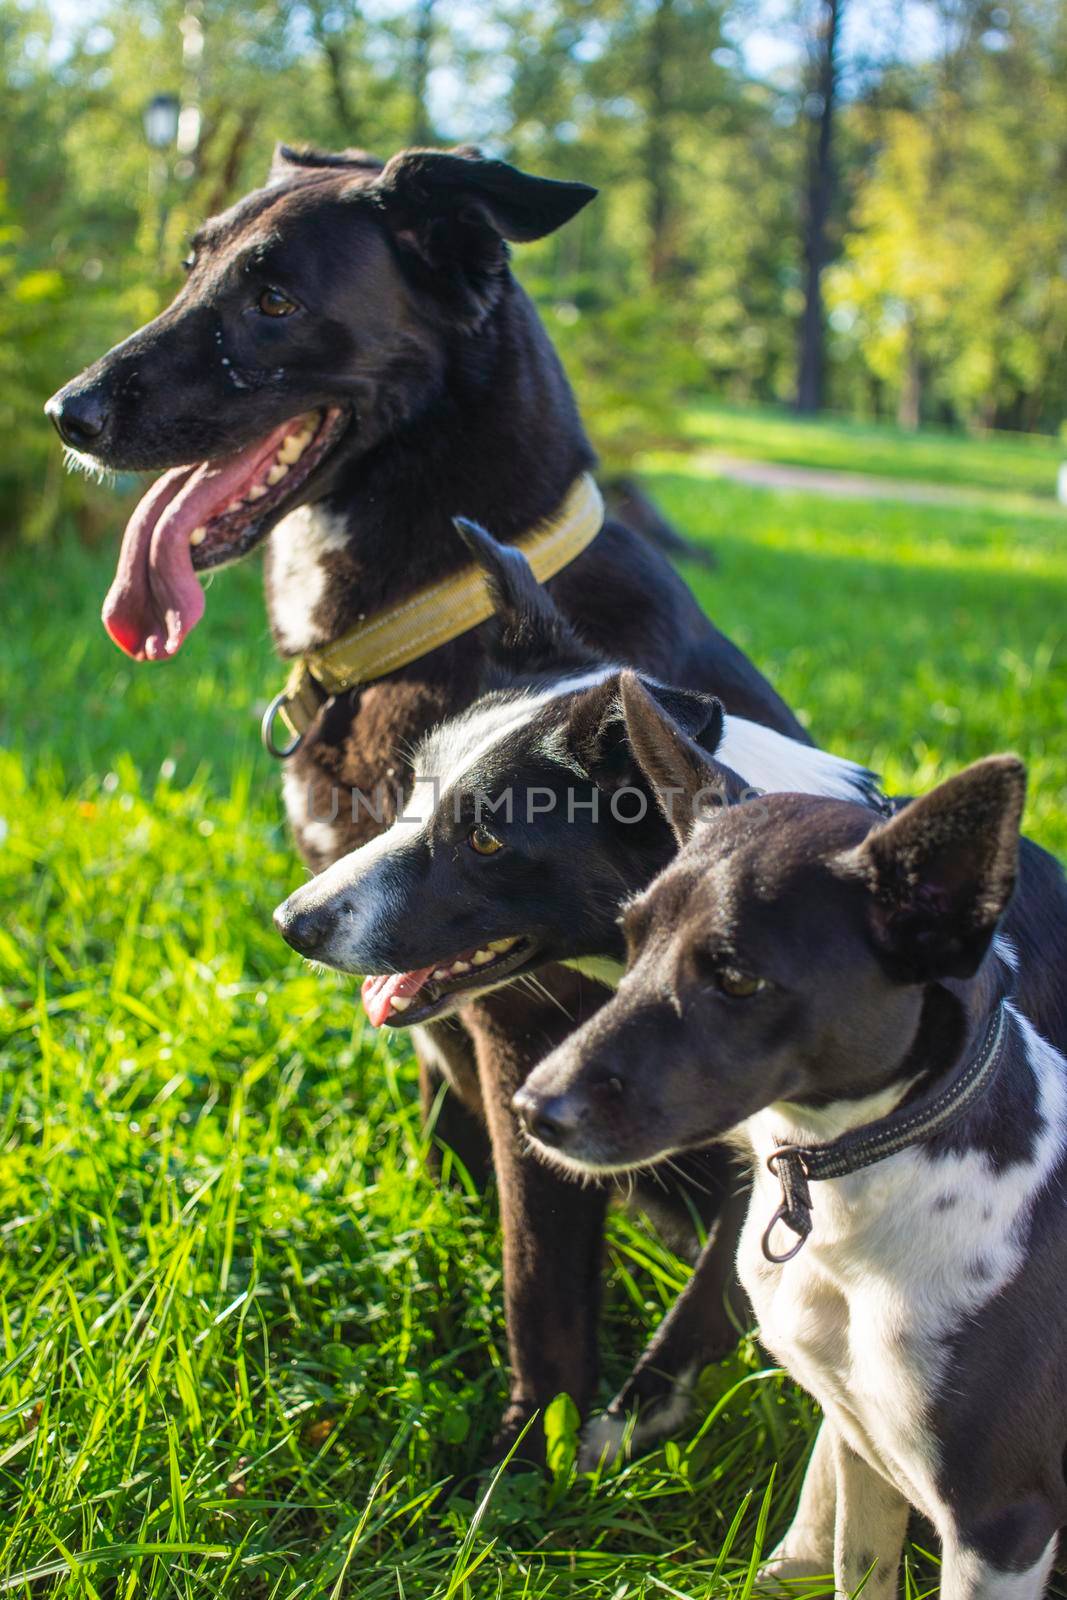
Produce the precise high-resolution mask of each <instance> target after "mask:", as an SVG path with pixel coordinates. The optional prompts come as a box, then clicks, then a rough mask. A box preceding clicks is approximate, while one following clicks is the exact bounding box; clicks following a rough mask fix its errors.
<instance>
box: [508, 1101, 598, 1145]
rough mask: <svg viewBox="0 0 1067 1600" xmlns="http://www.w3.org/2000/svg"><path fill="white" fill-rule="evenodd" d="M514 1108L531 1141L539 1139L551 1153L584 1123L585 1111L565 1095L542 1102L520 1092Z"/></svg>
mask: <svg viewBox="0 0 1067 1600" xmlns="http://www.w3.org/2000/svg"><path fill="white" fill-rule="evenodd" d="M512 1105H513V1106H514V1108H515V1110H516V1111H517V1112H518V1114H519V1121H520V1122H521V1123H522V1125H523V1127H524V1128H525V1129H526V1132H527V1133H528V1134H529V1135H530V1138H531V1139H536V1140H537V1142H538V1144H544V1145H547V1146H548V1147H549V1149H550V1150H558V1149H560V1147H561V1146H562V1145H565V1144H566V1143H567V1140H568V1139H569V1138H570V1137H571V1135H572V1134H574V1133H576V1132H577V1130H578V1128H579V1127H580V1125H581V1123H582V1122H583V1121H584V1115H585V1114H584V1110H583V1108H582V1107H581V1106H579V1105H576V1104H575V1102H574V1100H573V1099H571V1098H568V1096H567V1095H565V1094H558V1095H553V1096H552V1098H551V1099H549V1100H542V1099H540V1098H539V1097H538V1096H537V1095H533V1094H530V1093H528V1091H527V1090H525V1089H520V1090H519V1092H518V1094H517V1095H516V1096H515V1098H514V1100H513V1101H512Z"/></svg>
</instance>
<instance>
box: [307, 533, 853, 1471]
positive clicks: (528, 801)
mask: <svg viewBox="0 0 1067 1600" xmlns="http://www.w3.org/2000/svg"><path fill="white" fill-rule="evenodd" d="M460 531H461V533H462V534H463V537H464V539H465V541H466V542H467V544H468V546H469V548H470V549H471V551H472V552H473V553H474V555H475V556H476V557H477V559H478V560H479V561H480V562H481V563H482V565H483V567H484V568H485V570H486V573H487V575H488V578H489V581H490V585H491V588H492V590H493V593H494V598H495V601H496V604H497V614H498V633H497V637H496V640H495V644H494V657H495V663H494V666H493V669H492V673H491V680H492V686H491V687H490V688H488V689H487V692H486V693H485V694H483V695H482V696H481V697H480V698H478V699H477V700H475V701H474V703H473V704H472V705H471V706H470V707H469V709H468V710H467V711H465V712H464V713H462V714H461V715H459V716H456V717H453V718H451V719H449V720H448V721H447V722H444V723H442V724H441V725H440V726H439V727H438V728H437V729H436V730H434V731H433V732H432V733H430V734H429V735H428V736H427V737H426V738H425V739H424V740H423V741H422V743H421V744H420V745H419V746H418V747H417V748H416V751H415V753H414V770H415V774H416V776H415V782H414V785H413V788H412V790H411V795H410V798H409V800H408V801H407V804H406V807H405V809H404V810H403V813H402V815H401V816H400V818H399V819H398V820H397V821H396V822H395V823H394V825H393V826H392V827H391V828H390V829H389V830H388V831H387V832H385V833H383V834H381V835H379V837H378V838H376V839H374V840H373V841H372V842H371V843H369V844H367V845H364V846H363V847H362V848H361V849H359V850H356V851H354V852H353V853H352V854H350V855H348V856H345V857H344V858H342V860H340V861H338V862H336V863H335V864H334V865H333V866H332V867H329V868H328V869H327V870H326V871H325V872H323V873H322V874H321V875H320V876H319V877H317V878H314V879H312V880H311V882H309V883H307V884H305V885H304V886H303V887H302V888H300V889H298V890H297V891H296V892H295V893H294V894H293V895H291V896H290V897H289V899H288V900H286V901H285V903H284V904H283V905H282V906H280V907H279V908H278V910H277V912H276V913H275V921H276V924H277V926H278V928H279V930H280V931H281V933H282V934H283V936H284V937H285V938H286V939H287V940H288V942H289V943H290V944H291V945H293V946H294V948H296V949H297V950H299V951H301V952H302V953H303V954H305V955H307V956H309V957H311V958H313V959H315V960H317V961H321V962H323V963H325V964H326V965H328V966H331V967H334V968H336V969H337V970H339V971H342V972H352V973H359V974H371V976H368V977H366V979H365V981H364V985H363V999H364V1005H365V1008H366V1010H367V1014H368V1016H369V1017H370V1020H371V1021H372V1022H373V1023H374V1024H375V1025H376V1026H380V1025H386V1026H390V1027H414V1028H417V1027H418V1026H419V1025H421V1024H425V1023H426V1022H428V1021H430V1020H431V1019H438V1020H439V1019H441V1018H443V1017H446V1016H449V1015H451V1014H455V1013H457V1012H459V1011H460V1010H461V1008H468V1007H470V1006H471V1005H472V1004H477V1001H478V997H479V996H482V995H484V994H486V993H488V992H489V991H491V990H493V989H497V988H499V987H501V986H504V985H513V984H523V983H526V984H530V985H532V986H533V988H534V992H537V985H538V983H539V980H538V979H537V978H535V977H534V974H535V973H536V972H537V971H538V969H540V968H542V967H544V966H545V965H546V964H548V963H552V962H561V963H564V964H566V965H568V966H571V967H574V968H577V969H578V971H579V972H581V973H584V974H585V975H587V976H590V977H593V978H596V979H598V980H599V981H601V982H603V983H607V984H609V985H610V984H613V983H614V982H615V981H617V979H618V977H619V975H620V974H621V971H622V959H623V956H624V947H623V943H622V939H621V935H620V932H619V929H618V925H617V917H618V912H619V908H620V905H621V904H622V902H623V901H624V900H625V899H626V898H628V897H629V896H630V895H632V894H634V893H636V892H637V891H638V890H640V889H642V888H644V887H645V886H646V885H647V884H648V883H649V882H650V881H651V879H652V878H653V877H654V876H655V874H656V873H657V872H658V871H659V870H660V869H661V868H662V867H664V866H665V865H666V863H667V861H668V860H669V859H670V857H671V855H672V853H673V851H674V849H675V840H674V837H673V835H672V833H671V830H670V828H669V827H668V825H667V823H666V821H665V820H664V818H663V816H662V814H661V812H660V810H659V808H658V806H657V805H656V803H655V801H654V799H653V798H652V795H651V792H650V790H649V787H648V784H647V782H646V780H645V779H644V777H643V775H642V773H641V769H640V767H639V766H638V765H637V763H636V762H635V760H634V757H633V754H632V752H631V750H630V747H629V742H628V738H627V733H626V727H625V723H624V721H623V718H622V713H621V707H620V703H619V676H620V668H619V667H618V666H617V665H614V664H612V663H611V662H608V661H605V660H604V659H603V658H602V657H600V656H598V655H597V654H596V653H595V652H594V651H592V650H590V649H589V648H588V647H587V646H586V645H585V644H584V643H583V642H582V641H581V640H580V639H579V638H578V636H577V635H576V634H575V632H574V631H573V630H572V629H571V627H570V626H569V624H568V623H567V621H566V619H565V618H564V617H563V615H562V613H561V612H560V611H559V610H558V608H557V607H556V606H555V605H554V603H553V602H552V600H551V599H550V598H549V596H548V595H547V594H546V593H545V591H544V590H543V589H542V588H541V587H540V586H539V585H538V583H537V582H536V580H535V578H534V577H533V574H532V573H531V571H530V568H529V566H528V564H527V562H526V560H525V558H524V557H523V556H522V555H521V553H520V552H518V551H516V550H514V549H508V548H507V547H505V546H502V545H499V544H497V543H496V541H495V540H493V539H492V538H490V536H489V535H488V534H486V533H484V532H483V531H482V530H481V529H479V528H476V527H474V526H473V525H470V524H462V525H460ZM645 681H646V682H647V685H648V691H649V693H650V694H652V695H654V696H655V697H656V700H657V703H659V704H661V705H663V706H664V707H666V708H668V709H669V711H670V713H671V715H672V716H673V717H676V718H678V719H680V720H681V721H682V722H683V723H684V724H685V726H686V727H687V728H688V729H689V731H690V733H691V734H692V735H693V737H695V738H699V739H700V740H701V741H702V742H703V743H705V744H706V745H707V746H708V747H709V748H710V749H713V750H714V749H718V750H719V751H720V753H721V754H723V756H724V758H725V759H726V760H728V761H729V763H730V765H731V766H732V767H733V768H734V769H735V770H736V771H737V772H738V773H741V774H743V775H744V780H745V782H746V784H748V785H750V786H751V788H752V789H753V790H758V791H763V790H782V789H788V790H793V789H800V790H804V791H806V792H810V793H814V794H822V795H828V796H836V797H838V798H840V799H847V800H851V801H854V802H857V803H859V804H869V805H873V806H882V805H883V804H884V802H883V801H882V799H881V796H880V795H879V793H878V790H877V787H876V784H875V781H874V778H873V776H872V774H871V773H869V772H867V771H866V770H865V769H864V768H862V767H858V766H856V765H855V764H854V763H853V762H851V761H846V760H844V759H842V758H840V757H837V756H833V755H829V754H827V753H826V752H825V751H822V750H818V749H815V748H814V747H812V746H810V745H804V744H800V743H798V742H797V741H796V740H793V739H790V738H787V737H786V736H784V735H783V734H780V733H776V732H774V730H772V729H770V728H766V727H763V726H761V725H760V724H758V723H755V722H750V721H747V720H746V719H745V718H743V717H734V716H731V715H729V714H725V713H724V712H723V710H722V707H721V706H720V705H719V703H718V702H717V701H715V700H712V699H709V698H708V697H707V696H704V695H700V694H696V693H693V692H689V691H686V690H681V689H673V688H665V687H664V686H662V685H660V684H656V683H653V682H651V681H650V680H645ZM379 799H380V797H378V796H371V797H368V796H365V795H361V794H360V795H355V796H350V795H348V794H345V795H344V796H341V795H340V794H336V793H335V795H334V797H333V806H332V807H331V809H334V808H339V807H340V806H341V805H342V804H344V805H345V806H348V805H351V804H356V805H367V804H374V803H377V802H378V801H379ZM576 994H577V999H578V1003H579V1004H583V1005H584V1008H585V1011H586V1014H588V1011H589V1010H590V1009H591V1008H592V1006H593V1005H594V1004H595V1003H597V1001H596V1000H595V999H594V998H593V994H592V993H591V992H590V991H588V990H585V991H583V990H582V989H581V988H579V989H578V990H577V991H576ZM575 1020H576V1021H577V1020H578V1018H577V1017H576V1018H575ZM421 1042H422V1046H423V1048H426V1045H427V1043H428V1041H426V1040H423V1041H421ZM692 1159H693V1161H694V1163H697V1164H698V1165H699V1169H700V1170H699V1172H698V1171H697V1170H696V1169H695V1168H694V1172H693V1177H694V1179H695V1180H696V1181H695V1183H694V1185H693V1190H692V1193H693V1194H694V1195H697V1196H702V1197H703V1199H702V1201H701V1202H700V1203H701V1204H702V1206H703V1207H704V1208H705V1209H706V1211H707V1215H706V1216H705V1217H704V1219H703V1220H704V1222H705V1225H706V1226H711V1225H713V1224H714V1223H715V1221H716V1214H717V1212H718V1211H719V1207H720V1204H722V1203H723V1202H724V1201H725V1200H726V1199H727V1197H728V1196H731V1195H732V1193H733V1191H734V1190H735V1189H736V1186H737V1185H736V1173H735V1172H734V1170H733V1168H732V1165H731V1163H730V1162H729V1161H728V1158H727V1156H726V1154H725V1152H724V1151H723V1150H722V1149H718V1150H715V1151H710V1152H702V1153H700V1155H698V1156H696V1157H694V1158H692ZM666 1176H667V1175H666V1174H659V1175H655V1174H645V1175H641V1176H639V1178H638V1180H637V1195H636V1198H637V1200H638V1202H639V1203H640V1204H641V1205H643V1206H644V1207H645V1208H646V1209H648V1210H650V1211H651V1212H653V1213H654V1214H655V1215H656V1217H657V1220H658V1221H659V1222H660V1224H661V1226H663V1227H664V1228H665V1230H666V1231H667V1233H668V1235H669V1236H670V1238H671V1240H672V1242H673V1243H674V1244H675V1246H676V1248H678V1249H679V1250H681V1251H683V1253H690V1254H691V1252H692V1250H693V1249H694V1248H695V1242H696V1240H695V1233H694V1230H693V1228H692V1223H691V1220H690V1217H689V1215H688V1214H687V1212H686V1210H685V1208H684V1207H682V1206H680V1205H679V1206H676V1207H675V1209H673V1210H672V1208H671V1204H670V1200H671V1193H670V1189H669V1187H668V1185H667V1184H666V1182H665V1177H666ZM732 1209H733V1212H734V1213H735V1215H733V1216H732V1215H731V1206H730V1205H727V1206H726V1214H725V1215H724V1216H723V1217H722V1219H721V1221H720V1223H719V1230H718V1235H717V1242H718V1248H717V1249H716V1245H715V1244H714V1243H713V1244H712V1246H711V1247H710V1248H709V1249H708V1250H707V1251H705V1254H704V1256H703V1257H702V1258H701V1261H700V1264H699V1267H698V1272H697V1274H696V1276H695V1280H694V1282H693V1283H691V1285H690V1286H689V1288H688V1290H687V1292H686V1294H685V1296H684V1297H683V1301H682V1303H681V1309H680V1310H679V1312H678V1313H677V1314H675V1315H674V1316H672V1319H671V1321H670V1324H669V1337H668V1338H667V1339H666V1341H665V1340H663V1339H658V1340H657V1341H656V1342H655V1343H654V1344H653V1345H652V1346H651V1347H650V1349H649V1350H648V1351H647V1352H646V1356H645V1358H644V1360H643V1361H642V1363H641V1366H640V1367H639V1368H638V1370H637V1372H635V1374H634V1375H633V1376H632V1378H631V1379H630V1381H629V1382H628V1384H627V1386H626V1388H625V1389H624V1390H623V1392H622V1393H621V1394H620V1395H619V1396H618V1397H617V1399H616V1400H615V1401H614V1402H613V1404H612V1406H611V1407H610V1408H609V1413H608V1422H607V1424H606V1427H607V1431H608V1433H610V1434H611V1436H612V1438H613V1439H614V1440H615V1442H616V1443H617V1442H618V1440H619V1436H620V1435H621V1433H622V1431H623V1428H624V1426H625V1425H626V1419H627V1416H628V1414H629V1413H631V1412H635V1411H636V1412H637V1413H638V1422H637V1426H636V1428H635V1430H634V1436H633V1439H632V1441H631V1442H632V1444H633V1446H634V1447H635V1448H642V1447H644V1446H646V1445H647V1444H649V1443H650V1442H651V1441H652V1440H653V1439H655V1438H658V1437H660V1436H662V1435H663V1434H664V1433H666V1432H668V1431H670V1430H671V1429H672V1428H673V1427H674V1426H676V1425H677V1423H678V1421H679V1420H680V1418H681V1415H683V1414H684V1406H685V1397H686V1395H687V1392H688V1386H689V1383H690V1381H691V1379H692V1377H694V1376H695V1375H696V1372H697V1371H698V1370H699V1368H700V1367H702V1366H704V1365H706V1364H707V1363H708V1362H710V1361H713V1360H716V1359H719V1358H721V1357H722V1356H723V1355H724V1354H725V1353H726V1352H727V1351H728V1350H729V1349H731V1348H732V1347H733V1344H734V1342H735V1337H736V1335H735V1331H734V1324H733V1323H732V1322H731V1320H730V1316H729V1314H728V1311H727V1309H726V1305H725V1303H724V1290H725V1289H726V1288H727V1286H728V1284H729V1282H730V1281H732V1277H733V1269H732V1255H733V1248H734V1243H735V1241H736V1229H737V1226H738V1225H739V1223H740V1221H741V1219H742V1217H743V1215H744V1207H743V1205H741V1206H736V1204H735V1205H734V1206H733V1208H732ZM604 1426H605V1425H600V1427H599V1430H598V1431H594V1433H593V1434H591V1436H590V1437H591V1439H592V1440H593V1445H592V1446H591V1448H593V1449H594V1450H595V1452H596V1454H597V1455H599V1453H600V1451H601V1449H602V1448H603V1444H604V1442H605V1434H604Z"/></svg>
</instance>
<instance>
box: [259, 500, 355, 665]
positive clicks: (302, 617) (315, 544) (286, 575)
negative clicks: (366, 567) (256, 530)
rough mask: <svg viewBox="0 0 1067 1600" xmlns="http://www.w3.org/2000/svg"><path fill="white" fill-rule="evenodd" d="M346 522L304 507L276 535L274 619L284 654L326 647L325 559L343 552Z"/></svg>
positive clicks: (272, 550)
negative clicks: (322, 621)
mask: <svg viewBox="0 0 1067 1600" xmlns="http://www.w3.org/2000/svg"><path fill="white" fill-rule="evenodd" d="M348 538H349V530H348V526H347V524H346V522H345V520H344V518H343V517H337V516H334V515H333V514H332V513H331V512H329V511H324V510H323V509H322V508H321V507H320V506H298V507H297V509H296V510H295V511H290V513H289V515H288V516H287V517H283V519H282V521H281V522H279V523H278V526H277V527H276V528H275V529H274V530H273V532H272V533H271V536H270V539H269V541H268V546H267V578H268V593H269V596H270V617H271V622H272V623H273V625H274V630H275V632H276V633H277V635H278V641H279V643H280V644H281V647H282V649H283V650H288V651H291V652H292V653H293V654H298V653H299V652H300V651H301V650H310V649H311V648H312V647H313V646H314V645H318V644H324V643H326V636H325V634H324V633H323V631H322V630H321V628H320V627H318V626H317V624H316V621H315V617H316V613H317V611H318V610H319V607H320V605H321V603H322V600H323V598H324V596H325V594H326V587H327V583H328V581H329V580H328V574H327V571H326V565H325V562H324V559H323V558H324V557H325V556H327V555H329V554H330V553H331V552H337V551H339V550H343V549H344V548H345V546H346V544H347V543H348Z"/></svg>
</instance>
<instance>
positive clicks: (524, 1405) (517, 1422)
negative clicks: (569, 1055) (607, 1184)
mask: <svg viewBox="0 0 1067 1600" xmlns="http://www.w3.org/2000/svg"><path fill="white" fill-rule="evenodd" d="M515 1009H519V1008H515ZM523 1009H524V1008H523ZM538 1010H539V1012H540V1013H541V1014H539V1015H538V1017H537V1019H536V1020H537V1023H538V1026H537V1027H536V1028H535V1029H532V1030H530V1031H527V1030H526V1029H521V1030H520V1029H513V1028H512V1027H503V1026H499V1025H497V1024H496V1022H495V1019H494V1023H493V1025H491V1026H486V1027H482V1026H480V1025H479V1026H478V1027H477V1028H476V1029H475V1038H476V1042H477V1054H478V1066H479V1073H480V1077H481V1084H482V1099H483V1103H484V1105H485V1114H486V1120H487V1122H488V1125H489V1135H490V1140H491V1143H492V1149H493V1165H494V1168H495V1170H496V1178H497V1185H498V1188H499V1192H500V1218H501V1227H502V1231H503V1235H504V1309H505V1318H506V1322H507V1336H508V1354H509V1358H510V1363H511V1391H510V1400H509V1404H508V1408H507V1411H506V1412H505V1414H504V1417H503V1420H502V1423H501V1429H500V1433H499V1435H498V1438H497V1452H498V1454H503V1453H504V1452H505V1451H506V1450H507V1449H509V1448H510V1446H511V1444H512V1443H513V1442H514V1440H515V1438H516V1437H517V1435H518V1434H519V1433H520V1432H521V1430H522V1429H523V1427H524V1426H525V1425H526V1423H527V1422H528V1421H529V1419H530V1417H531V1416H532V1415H533V1413H534V1412H535V1411H541V1412H543V1410H544V1407H545V1406H546V1405H547V1404H548V1403H549V1401H551V1400H553V1399H555V1397H556V1395H558V1394H568V1395H570V1397H571V1399H572V1400H573V1401H574V1403H575V1405H576V1406H577V1407H578V1409H579V1411H580V1412H583V1413H584V1412H585V1410H586V1409H587V1408H588V1406H589V1403H590V1400H591V1399H592V1396H593V1393H594V1390H595V1387H596V1378H597V1313H598V1310H599V1303H600V1276H601V1266H602V1255H603V1236H604V1213H605V1209H606V1206H607V1197H606V1195H605V1193H604V1191H603V1190H601V1189H599V1188H596V1187H587V1186H586V1187H583V1185H582V1184H581V1183H580V1182H579V1181H576V1180H574V1179H569V1178H567V1177H564V1176H563V1175H562V1174H560V1173H558V1172H555V1171H553V1170H551V1169H550V1168H549V1167H546V1166H545V1165H544V1163H543V1162H541V1161H539V1160H538V1158H537V1157H536V1156H535V1155H533V1154H532V1153H531V1152H530V1151H529V1149H527V1148H526V1145H525V1142H524V1140H523V1138H522V1136H521V1133H520V1129H519V1124H518V1120H517V1118H516V1116H515V1114H514V1112H513V1111H512V1109H511V1101H512V1097H513V1095H514V1094H515V1092H516V1091H517V1090H518V1089H519V1087H520V1086H521V1084H522V1083H523V1082H524V1081H525V1079H526V1078H527V1076H528V1075H529V1073H530V1072H531V1071H532V1070H533V1067H534V1066H535V1065H536V1064H537V1062H538V1061H540V1060H541V1059H542V1058H543V1057H544V1056H545V1055H547V1054H548V1052H549V1050H551V1049H553V1048H554V1046H555V1045H556V1044H558V1043H559V1040H560V1039H561V1038H562V1037H563V1035H564V1034H565V1033H566V1032H567V1031H569V1029H568V1025H567V1023H566V1022H565V1020H564V1018H563V1016H560V1017H559V1018H558V1025H557V1024H556V1022H554V1020H553V1018H552V1014H551V1013H549V1014H548V1016H547V1017H546V1016H545V1015H544V1012H543V1011H542V1010H541V1008H540V1007H539V1008H538ZM509 1020H510V1019H509ZM520 1454H521V1457H522V1459H523V1460H524V1461H530V1460H534V1461H541V1460H543V1457H544V1439H543V1435H542V1433H541V1425H540V1422H538V1423H537V1424H535V1426H534V1427H533V1428H531V1429H530V1432H529V1433H527V1435H526V1437H525V1439H524V1441H523V1444H522V1447H521V1451H520Z"/></svg>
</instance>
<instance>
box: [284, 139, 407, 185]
mask: <svg viewBox="0 0 1067 1600" xmlns="http://www.w3.org/2000/svg"><path fill="white" fill-rule="evenodd" d="M384 165H385V163H384V162H383V161H382V159H381V157H380V156H373V155H371V153H370V151H369V150H355V149H351V150H338V151H331V150H312V149H304V150H297V149H295V148H294V146H293V145H289V144H281V143H278V144H276V145H275V146H274V154H273V156H272V157H271V163H270V171H269V172H268V173H267V188H268V189H271V188H274V187H275V185H277V184H279V183H284V182H285V181H286V179H287V178H291V177H293V175H294V174H295V173H299V172H304V171H307V169H308V168H309V167H319V168H322V167H333V168H336V169H337V170H338V171H342V172H345V171H353V172H359V173H364V174H366V175H367V176H368V177H372V176H376V175H377V174H378V173H380V172H381V170H382V168H383V166H384Z"/></svg>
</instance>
